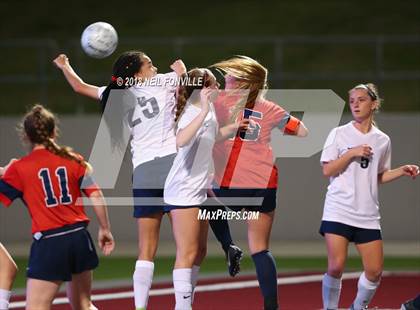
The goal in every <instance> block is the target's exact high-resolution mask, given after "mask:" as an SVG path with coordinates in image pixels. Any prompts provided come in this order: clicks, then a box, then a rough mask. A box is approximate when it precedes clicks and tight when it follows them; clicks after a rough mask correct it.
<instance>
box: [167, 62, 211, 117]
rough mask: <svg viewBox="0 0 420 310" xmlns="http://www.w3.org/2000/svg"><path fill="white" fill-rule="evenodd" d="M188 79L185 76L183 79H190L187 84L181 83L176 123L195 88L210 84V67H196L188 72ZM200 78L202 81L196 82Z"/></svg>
mask: <svg viewBox="0 0 420 310" xmlns="http://www.w3.org/2000/svg"><path fill="white" fill-rule="evenodd" d="M187 77H188V78H187V79H185V76H183V77H182V80H186V81H188V82H187V83H186V85H182V84H181V85H180V86H179V88H178V96H177V103H176V107H175V123H176V122H177V121H178V120H179V118H180V117H181V115H182V112H183V111H184V108H185V105H186V104H187V100H188V99H189V98H190V97H191V95H192V94H193V92H194V90H196V89H202V88H203V87H208V86H209V85H210V77H209V72H208V69H200V68H194V69H191V70H190V71H188V72H187ZM199 79H202V83H196V81H198V80H199ZM190 82H193V83H190Z"/></svg>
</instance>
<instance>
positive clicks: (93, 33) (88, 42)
mask: <svg viewBox="0 0 420 310" xmlns="http://www.w3.org/2000/svg"><path fill="white" fill-rule="evenodd" d="M80 41H81V44H82V48H83V50H84V51H85V53H86V54H88V55H89V56H90V57H93V58H105V57H108V56H109V55H111V54H112V53H113V52H114V51H115V49H116V48H117V45H118V35H117V32H116V31H115V29H114V27H112V26H111V25H110V24H108V23H104V22H97V23H93V24H91V25H89V26H87V27H86V29H85V30H84V31H83V33H82V37H81V39H80Z"/></svg>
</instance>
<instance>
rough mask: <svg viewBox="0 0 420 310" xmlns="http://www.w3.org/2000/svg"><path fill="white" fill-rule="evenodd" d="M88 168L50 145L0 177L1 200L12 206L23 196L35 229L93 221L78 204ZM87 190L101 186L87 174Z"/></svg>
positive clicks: (85, 183)
mask: <svg viewBox="0 0 420 310" xmlns="http://www.w3.org/2000/svg"><path fill="white" fill-rule="evenodd" d="M85 172H86V168H85V167H83V166H82V165H81V164H79V163H77V162H76V161H74V160H70V159H66V158H62V157H60V156H58V155H55V154H53V153H51V152H49V151H47V150H46V149H37V150H34V151H32V152H31V153H30V154H29V155H27V156H25V157H23V158H21V159H20V160H18V161H16V162H14V163H13V164H12V165H11V166H10V167H9V168H8V169H7V171H6V173H5V174H4V176H3V177H2V178H0V202H2V203H3V204H4V205H5V206H9V205H10V204H11V203H12V201H13V200H14V199H16V198H21V199H22V200H23V202H24V203H25V205H26V206H27V208H28V211H29V213H30V216H31V218H32V233H35V232H38V231H45V230H49V229H53V228H58V227H62V226H65V225H69V224H74V223H77V222H85V221H89V218H88V217H87V216H86V213H85V211H84V207H83V206H82V205H76V201H77V199H78V198H79V197H81V191H82V190H81V183H82V181H83V179H84V176H85ZM83 183H84V184H83V185H84V187H86V189H83V192H84V193H85V194H86V195H88V196H89V195H90V194H91V193H92V192H94V191H96V190H98V187H97V186H96V184H95V183H94V182H93V181H92V180H91V179H90V178H89V177H86V178H85V180H84V182H83Z"/></svg>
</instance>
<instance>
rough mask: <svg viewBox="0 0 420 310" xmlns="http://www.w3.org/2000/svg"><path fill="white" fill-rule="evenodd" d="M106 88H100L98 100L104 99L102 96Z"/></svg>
mask: <svg viewBox="0 0 420 310" xmlns="http://www.w3.org/2000/svg"><path fill="white" fill-rule="evenodd" d="M105 89H106V86H101V87H98V98H99V99H102V94H103V93H104V91H105Z"/></svg>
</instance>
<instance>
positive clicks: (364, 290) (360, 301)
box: [353, 272, 380, 310]
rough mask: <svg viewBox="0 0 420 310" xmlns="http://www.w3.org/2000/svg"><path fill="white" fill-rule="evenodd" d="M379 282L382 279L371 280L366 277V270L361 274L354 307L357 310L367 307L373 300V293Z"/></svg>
mask: <svg viewBox="0 0 420 310" xmlns="http://www.w3.org/2000/svg"><path fill="white" fill-rule="evenodd" d="M379 283H380V281H378V282H371V281H369V280H368V279H367V278H366V276H365V273H364V272H363V273H362V274H361V275H360V278H359V282H358V283H357V296H356V299H355V300H354V302H353V307H354V309H355V310H360V309H367V306H368V305H369V303H370V301H371V300H372V298H373V295H375V292H376V289H377V288H378V286H379Z"/></svg>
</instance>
